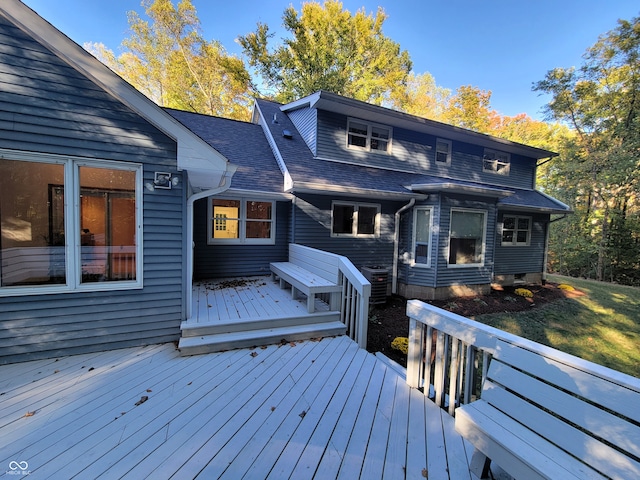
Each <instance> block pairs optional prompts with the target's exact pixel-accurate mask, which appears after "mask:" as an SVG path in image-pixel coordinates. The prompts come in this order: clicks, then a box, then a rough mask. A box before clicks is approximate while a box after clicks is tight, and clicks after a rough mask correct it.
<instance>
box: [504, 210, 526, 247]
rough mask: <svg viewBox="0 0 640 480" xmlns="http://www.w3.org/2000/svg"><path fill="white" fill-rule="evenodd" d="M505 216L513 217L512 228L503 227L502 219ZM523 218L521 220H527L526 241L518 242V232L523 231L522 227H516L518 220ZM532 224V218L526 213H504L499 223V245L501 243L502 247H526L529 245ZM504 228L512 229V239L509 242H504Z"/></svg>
mask: <svg viewBox="0 0 640 480" xmlns="http://www.w3.org/2000/svg"><path fill="white" fill-rule="evenodd" d="M506 218H513V219H514V228H507V229H505V228H504V221H505V219H506ZM520 219H523V220H528V221H529V228H528V229H527V230H526V231H527V241H526V242H518V232H524V231H525V230H524V228H518V220H520ZM532 226H533V218H532V217H530V216H527V215H511V214H504V215H503V216H502V223H501V224H500V227H501V228H500V245H502V246H503V247H528V246H530V245H531V230H532ZM505 230H510V231H513V241H511V242H505V241H504V231H505Z"/></svg>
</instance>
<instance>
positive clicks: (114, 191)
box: [79, 166, 136, 283]
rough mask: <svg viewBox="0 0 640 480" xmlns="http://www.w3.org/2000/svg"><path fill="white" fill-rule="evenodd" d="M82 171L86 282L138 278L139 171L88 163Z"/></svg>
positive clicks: (81, 217)
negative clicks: (102, 166)
mask: <svg viewBox="0 0 640 480" xmlns="http://www.w3.org/2000/svg"><path fill="white" fill-rule="evenodd" d="M79 172H80V245H81V247H80V250H81V263H82V267H81V268H82V282H83V283H86V282H103V281H116V280H135V278H136V200H135V193H136V190H135V185H136V182H135V180H136V173H135V172H132V171H127V170H111V169H106V168H93V167H84V166H82V167H80V168H79ZM107 186H108V188H105V187H107Z"/></svg>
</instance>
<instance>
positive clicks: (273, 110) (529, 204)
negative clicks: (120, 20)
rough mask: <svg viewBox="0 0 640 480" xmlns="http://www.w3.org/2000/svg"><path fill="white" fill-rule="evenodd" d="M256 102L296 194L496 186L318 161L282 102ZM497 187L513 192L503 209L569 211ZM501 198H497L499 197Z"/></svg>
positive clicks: (503, 200) (515, 190)
mask: <svg viewBox="0 0 640 480" xmlns="http://www.w3.org/2000/svg"><path fill="white" fill-rule="evenodd" d="M256 102H257V104H258V107H259V109H260V111H261V112H262V114H263V116H264V118H265V119H267V120H270V119H272V118H273V116H274V114H277V116H278V123H273V122H271V121H267V126H268V128H269V131H270V132H271V135H272V136H273V139H274V141H275V143H276V145H277V147H278V149H279V151H280V153H281V155H282V157H283V159H284V162H285V164H286V166H287V169H288V171H289V174H290V175H291V178H292V180H293V182H294V191H295V190H296V189H298V190H299V189H301V188H302V187H303V186H304V188H310V189H314V190H318V192H319V193H321V192H322V191H323V190H324V191H332V192H339V191H345V192H349V193H352V194H355V193H360V194H367V193H369V194H371V195H373V196H375V194H376V193H378V194H383V193H384V194H388V195H397V196H398V197H402V196H411V195H415V192H413V191H411V190H410V188H409V187H410V186H411V185H416V184H420V185H433V187H434V188H436V189H437V185H438V184H445V183H446V184H448V185H449V186H451V185H453V186H454V188H455V187H458V188H459V189H460V190H464V188H465V187H467V188H475V189H483V188H484V189H486V190H487V192H488V193H490V191H491V190H492V188H491V187H493V186H489V185H485V184H481V183H475V182H468V181H463V180H452V179H449V178H447V179H445V178H442V177H436V176H433V175H422V174H416V173H408V172H398V171H395V170H386V169H380V168H374V167H362V166H359V165H353V164H348V163H340V162H334V161H327V160H318V159H315V158H314V157H313V153H312V152H311V150H310V149H309V147H308V146H307V144H306V143H305V142H304V140H303V139H302V137H301V136H300V134H299V133H298V132H297V130H296V128H295V126H294V124H293V122H291V120H289V118H288V117H287V115H285V114H283V112H282V111H281V110H280V107H281V105H280V104H279V103H275V102H270V101H267V100H256ZM283 130H289V131H291V132H294V135H293V138H291V139H287V138H284V137H283V136H282V131H283ZM498 188H499V189H500V190H508V191H510V192H513V193H512V194H511V195H509V196H506V197H504V198H501V199H500V200H499V201H498V205H499V206H501V207H503V208H509V207H513V208H515V209H531V210H538V211H547V212H549V213H565V212H568V211H570V210H569V208H568V207H567V206H566V205H564V204H563V203H561V202H558V201H557V200H555V199H552V198H551V197H548V196H546V195H544V194H542V193H540V192H538V191H535V190H526V189H520V188H512V187H493V189H495V190H496V191H497V189H498ZM499 196H500V195H498V194H496V195H495V197H496V198H497V197H499Z"/></svg>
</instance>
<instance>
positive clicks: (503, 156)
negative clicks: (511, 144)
mask: <svg viewBox="0 0 640 480" xmlns="http://www.w3.org/2000/svg"><path fill="white" fill-rule="evenodd" d="M510 166H511V156H510V155H509V154H508V153H505V152H499V151H497V150H491V149H489V148H485V149H484V156H483V157H482V171H484V172H491V173H497V174H499V175H509V170H510Z"/></svg>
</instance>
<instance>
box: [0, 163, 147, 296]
mask: <svg viewBox="0 0 640 480" xmlns="http://www.w3.org/2000/svg"><path fill="white" fill-rule="evenodd" d="M141 185H142V166H141V165H138V164H132V163H122V162H108V161H94V160H85V159H79V158H68V157H59V156H53V155H43V154H26V153H20V152H6V153H3V158H1V159H0V222H1V232H0V234H1V237H0V260H1V262H0V295H12V294H13V295H23V294H28V293H55V292H58V291H69V290H107V289H121V288H139V287H140V286H142V265H141V260H142V238H141V236H142V227H141V226H142V191H141Z"/></svg>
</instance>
